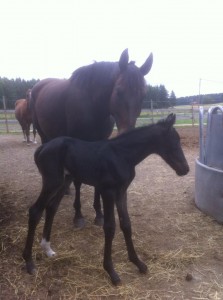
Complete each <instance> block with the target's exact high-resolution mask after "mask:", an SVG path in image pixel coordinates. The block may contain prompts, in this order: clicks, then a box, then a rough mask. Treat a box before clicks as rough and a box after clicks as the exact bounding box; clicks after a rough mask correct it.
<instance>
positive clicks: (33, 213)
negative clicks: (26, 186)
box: [23, 183, 60, 274]
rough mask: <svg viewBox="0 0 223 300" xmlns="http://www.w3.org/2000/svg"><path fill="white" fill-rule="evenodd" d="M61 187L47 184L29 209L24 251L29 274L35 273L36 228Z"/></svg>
mask: <svg viewBox="0 0 223 300" xmlns="http://www.w3.org/2000/svg"><path fill="white" fill-rule="evenodd" d="M59 186H60V185H59V184H57V183H55V184H54V185H47V184H46V183H45V184H44V186H43V187H42V190H41V193H40V195H39V197H38V199H37V201H36V202H35V203H34V205H32V206H31V208H30V209H29V222H28V234H27V238H26V244H25V248H24V251H23V258H24V260H25V262H26V269H27V272H28V273H29V274H33V273H34V272H35V264H34V262H33V259H32V247H33V241H34V236H35V230H36V227H37V225H38V223H39V221H40V218H41V216H42V213H43V210H44V209H45V208H46V206H47V204H48V203H49V202H50V201H51V202H52V203H53V201H54V197H55V195H56V193H57V191H58V187H59Z"/></svg>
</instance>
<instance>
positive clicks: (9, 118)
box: [0, 106, 208, 133]
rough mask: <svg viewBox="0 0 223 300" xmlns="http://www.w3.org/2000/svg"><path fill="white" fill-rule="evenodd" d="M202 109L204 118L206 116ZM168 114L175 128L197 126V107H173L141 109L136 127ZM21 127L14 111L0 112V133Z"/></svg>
mask: <svg viewBox="0 0 223 300" xmlns="http://www.w3.org/2000/svg"><path fill="white" fill-rule="evenodd" d="M207 110H208V107H207V108H204V116H206V115H207ZM169 113H175V114H176V117H177V122H176V126H197V125H198V124H199V108H198V106H196V107H195V106H188V107H181V106H180V107H174V108H166V109H153V110H150V109H143V110H142V112H141V115H140V117H139V118H138V119H137V122H136V126H142V125H147V124H151V123H154V122H156V121H157V120H159V119H162V118H165V117H166V116H167V115H168V114H169ZM18 132H21V127H20V125H19V123H18V121H17V120H16V118H15V112H14V110H0V133H18Z"/></svg>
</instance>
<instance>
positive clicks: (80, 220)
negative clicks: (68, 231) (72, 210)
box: [74, 218, 86, 229]
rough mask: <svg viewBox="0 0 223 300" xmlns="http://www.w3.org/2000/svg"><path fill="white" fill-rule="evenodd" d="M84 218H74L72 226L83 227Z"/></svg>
mask: <svg viewBox="0 0 223 300" xmlns="http://www.w3.org/2000/svg"><path fill="white" fill-rule="evenodd" d="M85 224H86V222H85V219H84V218H74V227H75V228H80V229H82V228H84V227H85Z"/></svg>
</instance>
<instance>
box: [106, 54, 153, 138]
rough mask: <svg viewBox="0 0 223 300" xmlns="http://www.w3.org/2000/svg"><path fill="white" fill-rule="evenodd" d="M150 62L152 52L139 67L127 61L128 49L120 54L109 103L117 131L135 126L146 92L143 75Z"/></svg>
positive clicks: (147, 71)
mask: <svg viewBox="0 0 223 300" xmlns="http://www.w3.org/2000/svg"><path fill="white" fill-rule="evenodd" d="M152 63H153V55H152V53H151V54H150V56H149V57H148V58H147V60H146V61H145V63H144V64H143V65H142V66H141V67H140V68H138V67H137V66H136V65H135V63H134V62H129V55H128V49H126V50H124V51H123V53H122V54H121V57H120V60H119V69H120V72H119V75H118V77H117V79H116V82H115V85H114V88H113V92H112V96H111V104H110V105H111V106H110V109H111V114H112V115H113V116H114V118H115V121H116V125H117V127H118V132H119V133H122V132H124V131H126V130H128V129H131V128H134V127H135V123H136V119H137V117H138V116H139V114H140V112H141V107H142V101H143V98H144V97H145V92H146V85H145V80H144V76H145V75H146V74H148V73H149V71H150V69H151V67H152Z"/></svg>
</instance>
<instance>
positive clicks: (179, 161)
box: [157, 114, 189, 176]
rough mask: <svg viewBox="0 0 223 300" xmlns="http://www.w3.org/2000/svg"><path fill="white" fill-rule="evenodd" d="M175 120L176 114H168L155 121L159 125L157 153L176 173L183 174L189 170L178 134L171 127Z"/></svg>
mask: <svg viewBox="0 0 223 300" xmlns="http://www.w3.org/2000/svg"><path fill="white" fill-rule="evenodd" d="M175 121H176V115H175V114H170V115H169V116H168V117H167V118H166V119H164V120H161V121H159V122H158V123H157V125H158V126H160V127H161V138H160V146H159V150H158V154H159V155H160V156H161V157H162V158H163V159H164V160H165V161H166V162H167V163H168V165H170V167H171V168H173V169H174V170H175V171H176V173H177V175H179V176H183V175H186V174H187V173H188V172H189V166H188V163H187V160H186V158H185V156H184V153H183V150H182V147H181V144H180V136H179V134H178V132H177V131H176V129H175V128H174V127H173V125H174V124H175Z"/></svg>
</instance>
